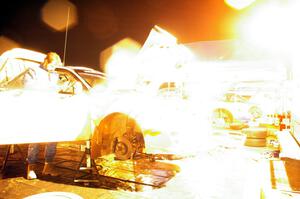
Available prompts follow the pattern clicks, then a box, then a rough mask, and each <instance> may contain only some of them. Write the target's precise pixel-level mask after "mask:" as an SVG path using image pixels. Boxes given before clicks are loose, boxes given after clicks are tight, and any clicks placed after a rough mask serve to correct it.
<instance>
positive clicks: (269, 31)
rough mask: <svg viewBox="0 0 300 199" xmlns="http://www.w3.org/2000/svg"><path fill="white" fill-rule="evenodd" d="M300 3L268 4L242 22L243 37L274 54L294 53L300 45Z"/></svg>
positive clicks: (257, 9) (255, 10) (254, 11)
mask: <svg viewBox="0 0 300 199" xmlns="http://www.w3.org/2000/svg"><path fill="white" fill-rule="evenodd" d="M299 8H300V4H299V3H295V2H293V3H290V4H278V3H268V4H266V5H262V6H260V7H258V8H256V9H254V10H253V11H252V12H251V13H249V15H248V16H247V17H246V18H243V19H242V20H241V21H240V29H241V35H242V37H244V39H246V40H248V41H249V42H250V43H254V44H255V45H257V46H258V47H260V48H264V49H267V50H269V51H273V52H282V51H285V52H293V51H294V50H295V47H297V45H298V44H299V33H300V28H299V26H297V24H298V19H299V17H300V13H299V12H298V10H299Z"/></svg>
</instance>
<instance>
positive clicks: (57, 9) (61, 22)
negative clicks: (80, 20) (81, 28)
mask: <svg viewBox="0 0 300 199" xmlns="http://www.w3.org/2000/svg"><path fill="white" fill-rule="evenodd" d="M69 9H70V12H69V19H68V10H69ZM41 14H42V20H43V22H44V23H45V24H47V25H48V26H49V27H51V28H53V29H54V30H56V31H65V29H66V26H67V25H68V28H72V27H73V26H75V25H76V24H77V10H76V7H75V6H74V5H73V4H72V3H71V2H69V1H68V0H48V2H47V3H46V4H45V6H44V7H43V9H42V13H41Z"/></svg>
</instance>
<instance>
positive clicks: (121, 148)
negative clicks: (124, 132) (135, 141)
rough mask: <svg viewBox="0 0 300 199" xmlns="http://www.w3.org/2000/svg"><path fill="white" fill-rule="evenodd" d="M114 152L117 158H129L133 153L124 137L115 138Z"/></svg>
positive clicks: (130, 145) (129, 143)
mask: <svg viewBox="0 0 300 199" xmlns="http://www.w3.org/2000/svg"><path fill="white" fill-rule="evenodd" d="M114 153H115V156H116V159H118V160H128V159H130V158H131V155H132V153H133V150H132V144H131V142H130V141H129V140H128V139H127V138H125V137H121V138H117V140H116V144H115V147H114Z"/></svg>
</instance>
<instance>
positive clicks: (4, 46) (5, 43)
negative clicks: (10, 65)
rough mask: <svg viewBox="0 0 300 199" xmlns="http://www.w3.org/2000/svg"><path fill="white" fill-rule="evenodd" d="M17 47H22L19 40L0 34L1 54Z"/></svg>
mask: <svg viewBox="0 0 300 199" xmlns="http://www.w3.org/2000/svg"><path fill="white" fill-rule="evenodd" d="M17 47H20V45H19V44H18V43H17V42H15V41H13V40H11V39H9V38H7V37H5V36H0V54H2V53H3V52H5V51H7V50H9V49H12V48H17Z"/></svg>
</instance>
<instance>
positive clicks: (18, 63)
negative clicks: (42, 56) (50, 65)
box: [0, 58, 39, 88]
mask: <svg viewBox="0 0 300 199" xmlns="http://www.w3.org/2000/svg"><path fill="white" fill-rule="evenodd" d="M0 64H1V65H0V87H1V88H22V87H24V78H25V76H26V75H28V74H29V73H30V68H32V67H37V66H38V65H39V63H36V62H32V61H30V60H25V59H10V58H8V59H5V60H1V62H0Z"/></svg>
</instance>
